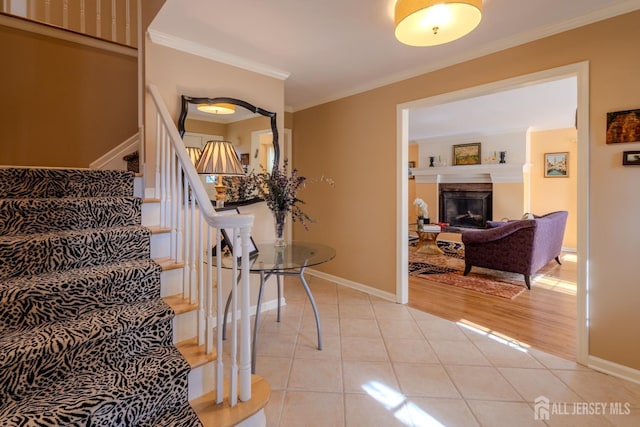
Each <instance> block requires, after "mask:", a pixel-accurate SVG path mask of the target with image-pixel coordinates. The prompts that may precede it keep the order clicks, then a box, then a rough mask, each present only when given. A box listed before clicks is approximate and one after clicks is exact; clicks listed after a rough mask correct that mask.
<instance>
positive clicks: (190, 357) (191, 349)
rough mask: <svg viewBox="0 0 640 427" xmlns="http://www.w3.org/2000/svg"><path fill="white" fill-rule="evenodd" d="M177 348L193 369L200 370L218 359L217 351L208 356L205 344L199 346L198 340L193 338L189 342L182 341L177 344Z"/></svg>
mask: <svg viewBox="0 0 640 427" xmlns="http://www.w3.org/2000/svg"><path fill="white" fill-rule="evenodd" d="M176 348H177V349H178V351H179V352H180V353H181V354H182V356H183V357H184V358H185V360H186V361H187V362H189V366H191V369H195V368H199V367H200V366H203V365H206V364H207V363H209V362H213V361H214V360H215V359H216V356H217V354H218V353H217V351H216V349H215V348H214V349H213V351H212V352H211V354H207V353H206V351H205V348H204V344H202V345H198V338H195V337H194V338H191V339H188V340H184V341H180V342H179V343H177V344H176Z"/></svg>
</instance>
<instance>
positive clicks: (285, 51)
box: [150, 0, 640, 132]
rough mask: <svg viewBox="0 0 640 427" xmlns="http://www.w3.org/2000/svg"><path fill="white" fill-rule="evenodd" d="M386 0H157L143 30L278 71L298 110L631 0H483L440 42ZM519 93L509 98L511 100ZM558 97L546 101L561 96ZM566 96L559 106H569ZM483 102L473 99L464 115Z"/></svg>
mask: <svg viewBox="0 0 640 427" xmlns="http://www.w3.org/2000/svg"><path fill="white" fill-rule="evenodd" d="M394 4H395V0H321V1H311V0H269V1H265V0H242V1H228V0H189V1H188V2H185V1H184V0H166V3H165V5H164V6H163V8H162V10H161V11H160V13H159V14H158V16H157V17H156V18H155V20H154V21H153V22H152V24H151V27H150V33H151V36H152V40H154V41H156V42H159V43H163V44H166V45H170V46H173V47H178V48H181V49H182V50H186V51H191V52H192V53H197V54H199V55H202V56H207V57H210V58H212V59H215V60H218V61H221V62H225V63H228V64H231V65H236V66H240V67H243V68H247V69H251V70H254V71H257V72H262V73H265V74H267V75H271V76H275V77H279V78H283V79H286V80H285V104H286V107H287V109H288V110H289V111H298V110H301V109H304V108H308V107H311V106H314V105H318V104H321V103H323V102H328V101H331V100H335V99H339V98H342V97H344V96H348V95H352V94H355V93H359V92H362V91H366V90H369V89H373V88H375V87H379V86H382V85H385V84H389V83H392V82H395V81H399V80H403V79H406V78H408V77H412V76H416V75H419V74H424V73H426V72H429V71H432V70H435V69H439V68H442V67H445V66H448V65H451V64H455V63H458V62H462V61H465V60H468V59H471V58H475V57H479V56H483V55H486V54H488V53H491V52H495V51H499V50H502V49H505V48H508V47H511V46H515V45H518V44H522V43H525V42H528V41H531V40H535V39H538V38H541V37H544V36H548V35H551V34H555V33H558V32H561V31H566V30H568V29H571V28H575V27H578V26H581V25H585V24H588V23H591V22H595V21H598V20H601V19H606V18H609V17H612V16H616V15H619V14H622V13H626V12H629V11H632V10H636V9H640V0H529V1H525V0H520V1H517V0H484V6H483V8H484V12H483V19H482V21H481V23H480V25H479V26H478V27H477V28H476V29H475V30H474V31H473V32H472V33H471V34H469V35H467V36H465V37H463V38H461V39H459V40H456V41H454V42H451V43H448V44H445V45H441V46H435V47H411V46H405V45H403V44H401V43H400V42H398V41H397V40H396V39H395V37H394V34H393V33H394V31H393V7H394ZM524 92H528V91H526V90H525V91H524ZM529 92H530V91H529ZM534 92H535V93H539V92H536V91H534ZM503 95H506V94H503ZM518 96H519V97H521V96H525V94H524V93H519V94H518ZM548 96H549V95H545V96H544V97H542V99H540V100H538V102H543V103H544V100H545V99H547V100H548V99H549V98H548ZM523 101H524V100H523V99H522V98H518V104H524V102H523ZM557 101H558V102H547V103H546V108H547V109H549V108H550V107H552V106H556V104H559V103H561V102H562V101H561V100H560V99H558V100H557ZM502 102H503V105H506V104H505V100H503V101H502ZM574 104H575V100H574V101H573V104H572V105H571V106H569V107H567V108H565V110H564V111H563V113H562V114H564V115H566V114H575V105H574ZM449 107H451V106H449ZM459 108H461V106H460V105H458V106H457V110H456V111H457V113H458V114H457V117H460V110H459ZM571 108H573V110H571ZM484 110H485V108H484V107H483V108H481V109H477V108H474V109H473V110H470V111H471V112H473V114H470V113H467V114H464V116H465V117H475V116H476V113H479V112H485V111H484ZM510 110H516V109H515V108H511V109H510ZM510 110H509V109H508V110H507V111H502V112H500V111H498V112H494V113H493V116H494V117H496V116H501V115H504V114H506V113H510V112H513V111H510ZM514 120H515V119H514V118H513V117H511V122H512V123H513V122H514ZM484 123H486V122H484ZM432 125H433V124H432ZM441 131H442V132H447V131H446V130H441ZM449 132H450V131H449Z"/></svg>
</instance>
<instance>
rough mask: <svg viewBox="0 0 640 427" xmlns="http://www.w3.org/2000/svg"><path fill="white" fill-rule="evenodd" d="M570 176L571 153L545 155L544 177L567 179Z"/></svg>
mask: <svg viewBox="0 0 640 427" xmlns="http://www.w3.org/2000/svg"><path fill="white" fill-rule="evenodd" d="M568 176H569V153H544V177H545V178H567V177H568Z"/></svg>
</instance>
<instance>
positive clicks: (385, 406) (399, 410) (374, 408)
mask: <svg viewBox="0 0 640 427" xmlns="http://www.w3.org/2000/svg"><path fill="white" fill-rule="evenodd" d="M377 397H378V398H379V399H380V400H378V399H376V398H375V397H373V396H370V395H366V394H345V399H344V400H345V418H346V425H347V426H350V427H374V426H380V427H383V426H384V427H407V426H411V421H410V414H409V411H408V409H407V408H406V407H405V406H404V405H400V406H396V405H394V403H395V401H391V402H390V401H389V400H387V397H386V396H377ZM327 426H328V424H327Z"/></svg>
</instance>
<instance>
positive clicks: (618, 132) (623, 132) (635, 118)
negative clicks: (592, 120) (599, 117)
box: [607, 110, 640, 144]
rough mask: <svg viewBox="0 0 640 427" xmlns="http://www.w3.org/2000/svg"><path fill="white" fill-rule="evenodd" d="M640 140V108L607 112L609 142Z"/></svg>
mask: <svg viewBox="0 0 640 427" xmlns="http://www.w3.org/2000/svg"><path fill="white" fill-rule="evenodd" d="M620 142H640V110H627V111H615V112H612V113H607V144H617V143H620Z"/></svg>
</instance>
